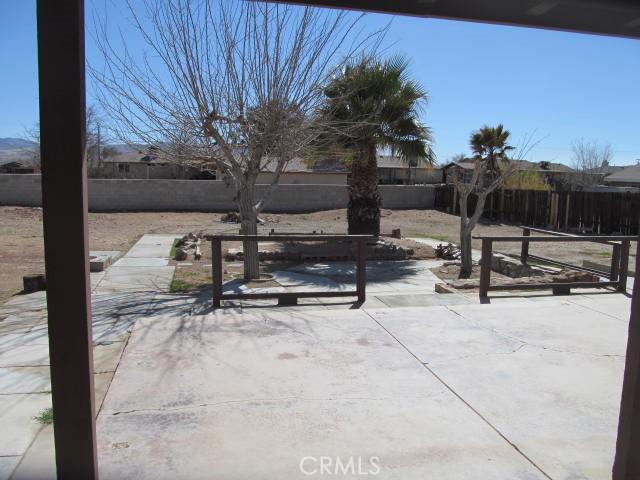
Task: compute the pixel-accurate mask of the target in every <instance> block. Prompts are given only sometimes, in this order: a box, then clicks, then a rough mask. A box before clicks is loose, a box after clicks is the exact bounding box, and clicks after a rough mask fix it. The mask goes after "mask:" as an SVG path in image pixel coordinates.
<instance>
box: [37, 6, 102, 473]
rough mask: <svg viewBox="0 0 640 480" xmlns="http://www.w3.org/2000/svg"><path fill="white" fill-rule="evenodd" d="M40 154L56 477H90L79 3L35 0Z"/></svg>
mask: <svg viewBox="0 0 640 480" xmlns="http://www.w3.org/2000/svg"><path fill="white" fill-rule="evenodd" d="M37 16H38V75H39V84H40V152H41V162H42V205H43V227H44V249H45V268H46V274H47V309H48V323H49V357H50V362H51V394H52V397H53V421H54V436H55V451H56V471H57V478H59V479H63V478H65V479H66V478H82V479H95V478H97V477H98V473H97V454H96V435H95V407H94V398H93V358H92V334H91V291H90V282H89V257H88V253H89V252H88V235H87V168H86V160H85V56H84V1H83V0H65V1H56V0H38V6H37Z"/></svg>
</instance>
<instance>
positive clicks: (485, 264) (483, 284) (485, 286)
mask: <svg viewBox="0 0 640 480" xmlns="http://www.w3.org/2000/svg"><path fill="white" fill-rule="evenodd" d="M492 249H493V242H492V240H491V239H490V238H483V239H482V258H481V259H480V298H486V297H487V293H488V292H489V284H490V283H491V257H492Z"/></svg>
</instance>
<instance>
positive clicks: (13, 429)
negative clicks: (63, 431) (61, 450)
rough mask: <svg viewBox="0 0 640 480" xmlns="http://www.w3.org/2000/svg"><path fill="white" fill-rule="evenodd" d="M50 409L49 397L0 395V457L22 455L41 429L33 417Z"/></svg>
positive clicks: (35, 394)
mask: <svg viewBox="0 0 640 480" xmlns="http://www.w3.org/2000/svg"><path fill="white" fill-rule="evenodd" d="M48 407H51V395H49V394H44V393H31V394H24V395H0V425H2V435H0V457H3V456H11V455H23V454H24V452H25V451H26V450H27V448H28V447H29V445H30V444H31V442H32V441H33V439H34V438H35V436H36V434H37V433H38V432H39V431H40V429H41V428H42V425H40V424H39V423H38V422H36V421H35V420H34V419H33V417H34V416H35V415H37V414H38V412H41V411H42V410H44V409H45V408H48Z"/></svg>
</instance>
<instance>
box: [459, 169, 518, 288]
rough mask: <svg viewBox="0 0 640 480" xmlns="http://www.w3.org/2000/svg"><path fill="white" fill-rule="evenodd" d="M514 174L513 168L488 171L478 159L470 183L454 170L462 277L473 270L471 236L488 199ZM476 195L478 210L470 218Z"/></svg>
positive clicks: (467, 275) (468, 274) (466, 276)
mask: <svg viewBox="0 0 640 480" xmlns="http://www.w3.org/2000/svg"><path fill="white" fill-rule="evenodd" d="M512 173H513V167H512V166H510V165H503V166H502V167H501V168H500V169H499V170H497V171H496V170H492V171H489V170H488V166H487V164H486V163H485V162H483V161H482V160H481V159H476V160H475V164H474V169H473V175H472V177H471V180H470V181H469V182H465V181H464V180H463V179H462V178H460V177H461V176H460V175H458V174H456V173H455V170H453V173H452V180H453V184H454V187H455V188H456V190H457V191H458V199H459V200H458V201H459V205H460V250H461V252H462V266H461V268H460V277H461V278H468V277H469V276H470V275H471V272H472V270H473V259H472V248H471V234H472V232H473V229H474V228H476V225H477V224H478V220H480V217H481V216H482V212H483V211H484V204H485V202H486V200H487V197H488V196H489V194H491V192H493V191H494V190H495V189H496V188H498V187H500V186H501V185H502V184H503V183H504V181H505V179H506V178H508V177H509V176H510V175H511V174H512ZM472 193H475V194H476V196H477V199H478V200H477V202H476V209H475V210H474V212H473V215H471V216H469V207H468V202H469V196H470V195H471V194H472Z"/></svg>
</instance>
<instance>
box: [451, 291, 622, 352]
mask: <svg viewBox="0 0 640 480" xmlns="http://www.w3.org/2000/svg"><path fill="white" fill-rule="evenodd" d="M484 307H486V306H484ZM448 308H449V309H450V310H451V311H453V312H455V313H457V314H459V315H462V316H464V317H465V318H466V319H468V320H470V321H473V322H474V323H475V324H476V325H477V327H478V328H483V329H491V330H493V331H495V332H496V333H498V334H500V335H502V336H505V337H508V338H512V339H514V340H518V341H521V342H523V343H525V344H527V345H531V346H537V347H539V348H543V349H548V350H558V351H566V352H574V353H583V354H586V355H618V356H623V355H624V354H625V350H626V341H627V325H625V324H624V323H623V322H621V321H619V320H618V319H616V318H613V317H611V316H609V315H605V314H602V313H600V312H596V311H593V310H590V309H588V308H585V307H582V306H579V305H575V304H572V303H570V302H564V301H560V302H558V303H551V302H549V303H542V304H538V305H536V306H535V308H523V307H522V306H520V305H512V304H509V303H504V304H498V305H491V306H490V308H483V306H481V305H451V306H449V307H448Z"/></svg>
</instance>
